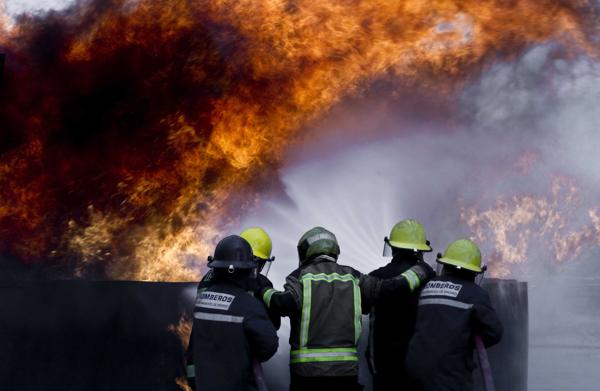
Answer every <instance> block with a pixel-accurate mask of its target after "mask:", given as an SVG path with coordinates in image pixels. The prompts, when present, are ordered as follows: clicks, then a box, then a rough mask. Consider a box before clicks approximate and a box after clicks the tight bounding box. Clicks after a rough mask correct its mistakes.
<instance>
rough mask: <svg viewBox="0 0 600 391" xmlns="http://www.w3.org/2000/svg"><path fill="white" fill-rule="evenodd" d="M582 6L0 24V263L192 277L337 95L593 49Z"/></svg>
mask: <svg viewBox="0 0 600 391" xmlns="http://www.w3.org/2000/svg"><path fill="white" fill-rule="evenodd" d="M586 7H588V8H586ZM591 7H592V5H591V3H589V2H584V1H580V2H576V3H575V6H571V7H567V6H564V5H560V4H559V5H557V4H554V3H551V2H546V1H539V0H535V1H534V0H530V1H521V2H516V3H515V2H487V3H486V2H484V3H482V2H479V1H433V2H427V3H424V2H420V1H409V2H401V3H397V2H389V1H358V2H356V1H353V2H339V1H318V2H314V1H311V2H309V1H291V2H290V1H262V2H256V1H219V0H213V1H202V2H188V1H183V0H175V1H173V0H169V1H166V0H161V1H155V0H152V1H150V0H139V1H136V2H130V1H123V0H113V1H111V2H110V3H109V4H106V2H101V1H88V2H81V3H78V4H77V5H74V6H73V7H71V8H69V9H68V10H66V11H64V12H51V13H48V14H47V15H44V16H23V17H21V18H20V19H18V20H17V22H16V24H15V25H14V26H12V27H10V28H8V27H7V22H6V21H4V22H2V20H4V19H2V18H1V17H0V23H2V24H0V45H4V46H6V47H7V50H8V53H9V55H10V57H9V58H10V60H9V61H10V62H9V64H8V73H10V78H7V82H6V83H5V88H4V89H3V90H2V92H1V93H0V94H1V95H0V100H1V102H2V104H1V106H0V123H2V127H3V128H2V132H1V134H0V153H1V154H2V160H1V163H0V238H1V239H2V240H0V243H2V245H1V246H2V247H1V248H0V250H2V251H3V252H10V253H12V254H14V255H16V256H17V257H19V258H20V259H22V260H25V261H34V260H37V259H43V258H48V257H49V256H51V255H52V254H54V256H55V258H56V259H63V260H64V259H72V260H73V262H74V265H64V266H65V269H66V272H67V273H74V274H76V275H80V276H90V277H105V278H111V279H140V280H188V279H195V278H197V268H194V264H195V263H197V262H198V259H200V258H201V257H204V256H205V255H206V254H208V253H209V246H210V245H211V244H212V243H213V241H214V240H215V237H216V236H217V235H218V234H219V233H220V232H221V231H223V230H225V229H227V227H228V226H229V225H230V224H231V222H232V221H234V219H235V218H236V217H238V216H239V215H240V214H241V213H242V212H243V210H245V209H247V208H249V207H251V206H252V205H253V204H254V203H255V202H256V200H257V198H258V195H259V192H260V190H261V188H262V187H264V186H266V185H269V184H270V183H271V180H269V177H270V176H271V175H274V172H275V168H276V167H277V165H278V164H279V163H280V162H281V161H282V160H283V158H284V156H285V152H286V147H288V146H289V145H290V143H292V142H293V141H294V140H296V139H297V138H298V136H299V134H298V132H299V130H301V129H302V128H304V127H306V126H308V125H310V124H311V123H312V122H313V121H315V120H316V119H318V118H320V117H321V116H322V115H323V114H324V113H326V112H327V111H328V110H329V109H330V108H331V107H333V106H334V105H336V104H337V103H339V102H340V101H341V99H342V98H344V97H346V96H349V95H353V94H356V93H358V92H360V91H363V90H364V89H365V88H368V86H369V85H370V83H372V82H373V81H375V80H381V79H385V80H386V81H389V82H391V83H394V82H395V81H402V82H404V81H409V82H414V83H415V84H417V83H418V84H421V85H422V86H423V87H424V88H434V89H443V88H444V87H448V86H451V85H452V84H453V83H454V82H456V81H458V82H460V81H461V80H464V78H465V76H466V75H467V74H468V72H471V71H473V70H476V68H477V67H479V66H480V64H483V63H485V62H486V61H487V60H488V59H490V58H491V57H493V56H496V55H497V53H507V54H508V55H517V54H518V53H519V51H520V49H521V48H523V47H525V46H527V45H531V44H535V43H538V42H543V41H546V40H548V39H558V40H562V41H564V42H568V43H571V44H573V43H574V44H576V45H575V46H576V47H577V48H578V50H588V51H592V50H593V47H592V45H590V44H589V42H588V41H587V38H586V36H587V35H586V31H587V29H588V26H590V25H592V24H593V23H594V22H595V21H596V14H595V13H592V12H591V10H592V8H591ZM0 15H2V14H1V13H0ZM431 75H443V77H441V76H440V77H436V80H438V79H439V80H440V83H441V84H440V85H430V81H431V80H432V78H431ZM444 84H446V85H444Z"/></svg>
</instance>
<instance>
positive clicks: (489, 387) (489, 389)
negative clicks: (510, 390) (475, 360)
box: [475, 335, 496, 391]
mask: <svg viewBox="0 0 600 391" xmlns="http://www.w3.org/2000/svg"><path fill="white" fill-rule="evenodd" d="M475 347H476V349H477V357H479V367H480V368H481V376H482V377H483V384H484V386H485V390H486V391H496V387H495V386H494V378H493V377H492V367H491V366H490V360H489V359H488V355H487V350H486V349H485V345H484V344H483V340H482V339H481V336H479V335H475Z"/></svg>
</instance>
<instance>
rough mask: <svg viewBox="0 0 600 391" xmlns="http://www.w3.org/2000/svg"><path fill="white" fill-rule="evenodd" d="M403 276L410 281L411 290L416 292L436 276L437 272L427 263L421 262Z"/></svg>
mask: <svg viewBox="0 0 600 391" xmlns="http://www.w3.org/2000/svg"><path fill="white" fill-rule="evenodd" d="M402 275H403V276H404V277H405V278H406V279H407V280H408V284H409V285H410V290H411V291H414V290H415V289H417V288H418V287H419V286H421V285H423V284H425V283H426V282H427V281H429V280H430V279H431V278H432V277H434V276H435V271H434V270H433V268H432V267H431V266H429V265H428V264H427V263H425V262H419V263H417V264H416V265H414V266H413V267H411V268H410V269H408V270H407V271H405V272H404V273H402Z"/></svg>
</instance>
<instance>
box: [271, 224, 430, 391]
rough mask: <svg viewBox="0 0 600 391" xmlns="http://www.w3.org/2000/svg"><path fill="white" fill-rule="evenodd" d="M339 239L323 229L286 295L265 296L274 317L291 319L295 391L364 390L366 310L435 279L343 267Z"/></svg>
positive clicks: (303, 243) (314, 233) (301, 249)
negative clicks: (361, 365)
mask: <svg viewBox="0 0 600 391" xmlns="http://www.w3.org/2000/svg"><path fill="white" fill-rule="evenodd" d="M339 254H340V248H339V245H338V242H337V239H336V237H335V235H334V234H333V233H331V232H329V231H327V230H326V229H324V228H322V227H315V228H313V229H311V230H309V231H308V232H306V233H305V234H304V235H302V237H301V238H300V241H299V242H298V257H299V261H300V267H299V268H298V269H297V270H296V271H294V272H292V273H291V274H290V275H289V276H288V277H287V279H286V284H285V286H284V289H285V290H284V291H283V292H278V291H276V290H274V289H265V290H264V291H263V300H264V301H265V303H266V304H267V305H268V306H269V308H270V309H271V310H272V311H278V312H279V313H280V314H281V315H282V316H289V317H290V324H291V333H290V345H291V352H290V371H291V387H290V390H293V391H304V390H307V391H319V390H328V391H331V389H332V388H333V387H339V390H344V391H351V390H360V389H361V386H360V384H359V383H358V354H357V344H358V340H359V338H360V335H361V330H362V323H361V322H362V313H363V304H364V305H365V308H368V307H369V305H368V303H369V302H371V301H372V300H373V299H375V298H377V297H380V296H385V295H392V294H393V295H399V294H401V293H403V292H404V293H406V294H408V293H410V292H412V291H413V290H415V289H417V288H418V287H419V285H420V284H421V283H423V282H425V281H426V280H428V279H429V277H430V276H431V275H432V274H433V270H432V269H431V268H430V267H429V266H427V265H415V266H413V267H412V268H410V269H409V270H407V271H406V272H404V273H403V274H402V275H400V276H398V277H397V278H394V279H388V280H381V279H377V278H374V277H370V276H367V275H364V274H362V273H360V272H358V271H357V270H355V269H353V268H351V267H349V266H343V265H340V264H338V263H337V259H338V256H339Z"/></svg>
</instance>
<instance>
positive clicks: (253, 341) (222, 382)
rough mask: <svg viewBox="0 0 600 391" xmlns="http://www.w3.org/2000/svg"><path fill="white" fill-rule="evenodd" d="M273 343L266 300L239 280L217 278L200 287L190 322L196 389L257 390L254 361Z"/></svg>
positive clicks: (272, 349)
mask: <svg viewBox="0 0 600 391" xmlns="http://www.w3.org/2000/svg"><path fill="white" fill-rule="evenodd" d="M277 347H278V339H277V332H276V330H275V327H273V323H272V322H271V320H270V319H269V317H268V315H267V312H266V310H265V307H264V305H263V304H262V303H261V302H260V301H258V300H257V299H256V298H255V297H254V296H253V295H251V294H250V293H248V292H247V291H246V290H244V289H243V288H242V287H241V286H236V285H234V284H229V283H224V282H217V283H208V284H206V285H204V286H203V287H202V288H201V289H199V290H198V297H197V299H196V304H195V308H194V326H193V353H194V363H195V378H196V389H197V390H199V391H213V390H214V391H250V390H252V391H253V390H257V387H256V381H255V378H254V373H253V361H254V360H258V361H266V360H268V359H269V358H271V357H272V356H273V355H274V354H275V352H276V351H277Z"/></svg>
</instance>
